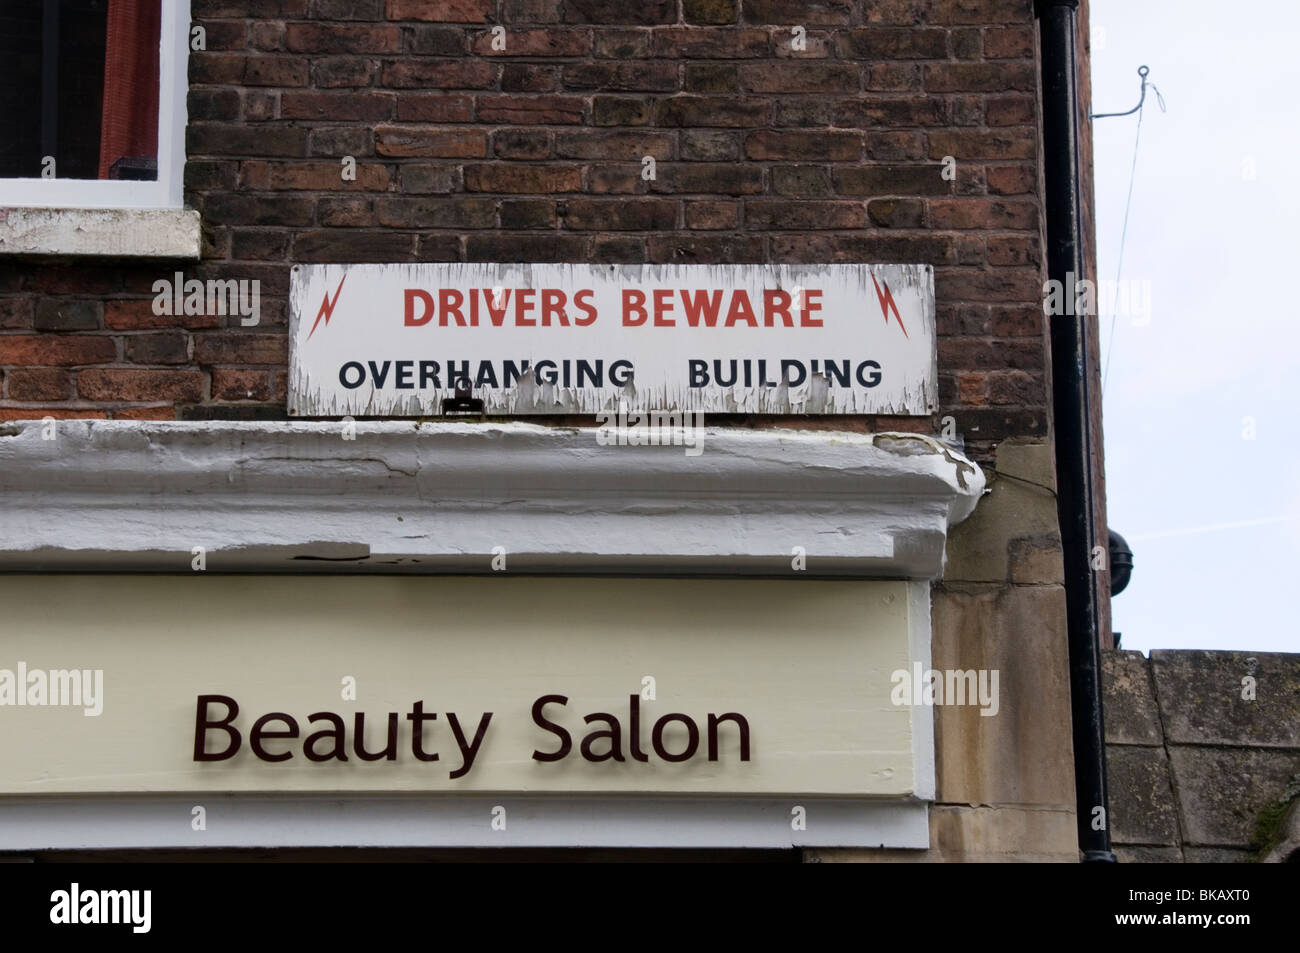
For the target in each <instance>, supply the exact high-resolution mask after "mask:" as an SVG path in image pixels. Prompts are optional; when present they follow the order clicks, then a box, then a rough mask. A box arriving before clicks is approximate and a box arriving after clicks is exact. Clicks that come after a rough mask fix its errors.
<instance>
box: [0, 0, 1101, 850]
mask: <svg viewBox="0 0 1300 953" xmlns="http://www.w3.org/2000/svg"><path fill="white" fill-rule="evenodd" d="M74 6H75V5H67V4H65V5H58V4H55V5H49V4H43V3H41V2H35V0H32V2H12V3H8V4H6V5H5V8H4V10H3V11H0V30H3V32H4V33H6V34H7V35H10V36H13V37H16V38H18V41H19V42H18V46H17V47H16V49H20V52H17V53H15V54H14V55H12V56H9V57H7V58H6V59H5V61H4V63H3V64H0V73H3V76H4V80H5V81H4V82H3V83H0V87H2V88H3V89H5V90H7V91H8V92H7V93H4V94H0V378H2V385H0V386H2V388H3V389H2V390H0V421H3V423H0V600H2V601H3V605H4V606H5V618H4V621H3V623H0V851H11V852H17V853H19V854H22V855H34V856H56V855H64V856H66V852H77V854H78V855H79V856H87V855H89V856H95V857H101V856H102V857H110V856H149V855H148V854H146V853H144V852H148V851H165V852H167V856H190V857H194V858H196V859H204V858H211V857H214V856H216V855H217V854H218V853H220V852H225V851H231V850H237V849H241V848H260V849H272V850H284V851H286V852H287V851H291V850H292V849H295V848H327V849H331V850H332V849H339V853H338V856H351V853H350V851H351V850H353V849H366V850H379V849H385V848H402V849H404V850H406V851H407V852H415V854H414V855H415V856H428V857H431V858H436V857H439V856H446V854H445V852H447V851H452V850H455V851H464V850H471V851H472V850H475V849H478V848H509V849H512V850H517V851H520V852H524V854H527V852H529V851H548V850H553V849H557V848H602V849H605V850H611V849H613V850H621V849H626V850H627V851H628V853H627V855H626V856H628V857H630V858H635V857H637V856H640V855H638V854H637V853H636V851H637V850H638V849H642V848H677V849H683V850H687V851H693V852H702V853H699V854H698V856H706V855H707V856H714V852H718V851H723V850H742V851H746V850H748V851H760V850H769V851H770V850H782V851H786V852H787V853H786V854H785V856H787V857H789V858H790V859H796V860H797V859H806V860H840V859H850V860H890V861H894V860H903V861H907V860H945V861H946V860H953V861H965V860H991V859H1022V860H1061V861H1069V862H1073V861H1076V860H1078V859H1079V858H1080V857H1081V856H1085V857H1089V858H1092V859H1099V858H1104V857H1106V856H1107V855H1108V851H1109V834H1108V831H1107V827H1106V821H1105V813H1106V793H1105V765H1104V760H1103V755H1102V746H1101V738H1100V732H1099V725H1100V708H1099V695H1098V678H1099V675H1098V664H1097V653H1098V651H1099V646H1100V645H1104V644H1108V642H1109V639H1110V633H1109V601H1108V600H1109V591H1110V590H1109V577H1108V571H1107V569H1106V567H1105V565H1104V561H1103V563H1102V564H1101V565H1100V566H1099V565H1098V563H1097V559H1096V552H1097V551H1098V547H1102V549H1103V550H1104V547H1105V546H1106V533H1105V504H1104V491H1103V487H1102V477H1101V474H1102V461H1101V449H1100V448H1101V431H1100V410H1099V387H1098V380H1097V360H1096V343H1095V334H1094V330H1095V318H1089V317H1088V316H1087V315H1080V314H1076V313H1075V309H1074V308H1072V307H1066V308H1064V309H1063V310H1064V313H1061V314H1049V313H1045V308H1044V293H1045V291H1044V289H1045V288H1046V287H1048V286H1049V285H1050V283H1051V282H1052V281H1071V282H1073V280H1074V279H1075V277H1076V276H1081V275H1091V274H1092V273H1093V271H1094V269H1093V265H1092V257H1093V244H1092V220H1091V214H1092V212H1091V171H1090V167H1091V163H1090V153H1091V140H1090V137H1089V135H1088V126H1087V116H1088V112H1089V93H1088V85H1087V82H1086V76H1087V52H1086V51H1087V35H1086V22H1087V16H1086V13H1087V11H1086V7H1087V4H1086V3H1083V4H1079V6H1080V7H1082V9H1078V10H1076V9H1075V7H1076V4H1075V3H1072V2H1044V3H1039V4H1037V5H1035V4H1034V3H1033V2H1032V0H924V2H915V0H909V2H900V0H843V2H832V3H819V4H795V3H783V2H768V0H709V2H700V0H644V2H641V3H636V4H627V3H615V2H606V0H456V2H433V0H358V2H352V3H336V2H332V0H279V2H274V3H261V2H259V3H253V2H247V3H238V2H235V3H231V2H215V0H189V2H184V0H182V2H171V0H164V2H160V0H108V2H107V3H104V4H98V5H86V6H85V9H81V8H76V9H73V7H74ZM51 11H53V12H51ZM60 11H62V12H60ZM51 19H53V21H55V22H53V23H51ZM74 64H75V67H74ZM1047 310H1049V311H1050V310H1051V309H1047ZM1072 699H1073V700H1072ZM1098 818H1100V823H1099V822H1098ZM47 852H53V853H47ZM115 852H126V853H115ZM182 852H192V853H188V854H185V853H182ZM506 856H509V855H508V854H507V855H506ZM529 856H531V854H529ZM682 856H696V855H694V854H684V855H682ZM736 856H746V855H744V854H740V855H736ZM754 856H758V855H757V854H756V855H754Z"/></svg>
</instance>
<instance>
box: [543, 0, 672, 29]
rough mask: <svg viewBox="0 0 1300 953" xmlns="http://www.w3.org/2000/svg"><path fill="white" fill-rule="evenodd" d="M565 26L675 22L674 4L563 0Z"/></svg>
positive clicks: (656, 0)
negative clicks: (569, 24) (577, 24)
mask: <svg viewBox="0 0 1300 953" xmlns="http://www.w3.org/2000/svg"><path fill="white" fill-rule="evenodd" d="M564 19H565V22H567V23H616V24H651V23H672V22H673V21H674V20H676V19H677V0H638V2H636V3H629V2H628V0H565V4H564Z"/></svg>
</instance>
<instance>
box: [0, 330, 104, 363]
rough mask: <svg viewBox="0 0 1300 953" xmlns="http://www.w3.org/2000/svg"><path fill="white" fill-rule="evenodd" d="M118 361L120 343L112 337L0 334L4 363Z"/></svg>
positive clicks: (0, 353)
mask: <svg viewBox="0 0 1300 953" xmlns="http://www.w3.org/2000/svg"><path fill="white" fill-rule="evenodd" d="M116 360H117V344H116V343H115V342H114V340H113V339H112V338H110V337H104V336H101V335H83V334H76V335H72V334H67V335H65V334H5V335H0V364H20V365H26V366H27V367H49V366H59V367H72V366H75V365H78V364H111V363H112V362H114V361H116Z"/></svg>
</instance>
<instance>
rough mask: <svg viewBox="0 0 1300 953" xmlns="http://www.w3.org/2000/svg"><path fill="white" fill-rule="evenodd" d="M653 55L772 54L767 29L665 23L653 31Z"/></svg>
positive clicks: (748, 56)
mask: <svg viewBox="0 0 1300 953" xmlns="http://www.w3.org/2000/svg"><path fill="white" fill-rule="evenodd" d="M652 45H653V49H654V55H655V56H659V57H663V58H664V59H675V58H678V57H680V58H684V59H697V58H698V59H709V60H723V59H755V58H761V57H767V56H770V55H771V50H772V43H771V40H770V39H769V37H768V34H767V31H766V30H757V29H749V28H746V29H739V30H736V29H730V28H726V29H717V28H710V27H677V26H673V27H664V28H663V29H658V30H655V31H654V36H653V39H652Z"/></svg>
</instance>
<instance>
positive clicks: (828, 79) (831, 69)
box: [740, 62, 862, 93]
mask: <svg viewBox="0 0 1300 953" xmlns="http://www.w3.org/2000/svg"><path fill="white" fill-rule="evenodd" d="M740 83H741V86H743V87H744V88H745V89H747V90H749V91H750V92H754V93H846V92H851V91H853V90H855V89H859V88H860V87H861V84H862V81H861V74H860V72H859V70H858V68H857V66H855V65H852V64H849V63H834V62H788V63H763V64H762V65H755V66H745V67H743V68H742V69H741V70H740Z"/></svg>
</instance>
